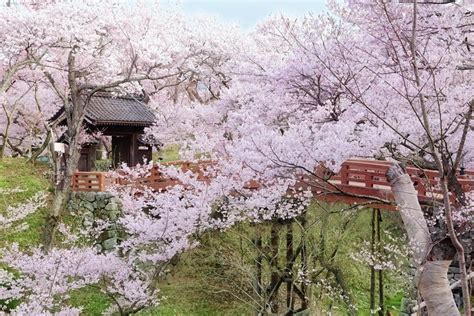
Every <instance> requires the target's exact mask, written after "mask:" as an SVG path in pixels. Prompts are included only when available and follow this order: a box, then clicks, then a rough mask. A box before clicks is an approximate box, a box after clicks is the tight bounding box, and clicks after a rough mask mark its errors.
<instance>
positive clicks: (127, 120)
mask: <svg viewBox="0 0 474 316" xmlns="http://www.w3.org/2000/svg"><path fill="white" fill-rule="evenodd" d="M64 120H65V117H64V107H63V108H61V109H60V110H59V111H58V112H57V113H56V114H55V115H54V116H53V117H52V118H51V119H50V121H51V122H53V121H59V123H60V124H61V123H62V122H64ZM85 120H86V121H87V122H88V123H90V124H92V125H132V126H150V125H152V124H153V122H154V121H155V115H154V114H153V112H152V111H151V110H150V109H149V108H148V107H147V106H146V104H144V103H143V102H141V101H139V100H137V99H135V98H129V97H112V96H110V95H95V96H93V97H92V98H91V100H90V103H89V105H88V107H87V110H86V118H85Z"/></svg>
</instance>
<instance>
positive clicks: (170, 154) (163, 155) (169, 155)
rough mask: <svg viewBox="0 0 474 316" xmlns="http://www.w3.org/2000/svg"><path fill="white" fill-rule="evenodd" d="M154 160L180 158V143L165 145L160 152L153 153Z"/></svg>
mask: <svg viewBox="0 0 474 316" xmlns="http://www.w3.org/2000/svg"><path fill="white" fill-rule="evenodd" d="M153 160H154V161H160V162H171V161H177V160H180V156H179V145H176V144H171V145H167V146H165V147H163V148H162V149H161V150H160V151H159V152H157V153H153Z"/></svg>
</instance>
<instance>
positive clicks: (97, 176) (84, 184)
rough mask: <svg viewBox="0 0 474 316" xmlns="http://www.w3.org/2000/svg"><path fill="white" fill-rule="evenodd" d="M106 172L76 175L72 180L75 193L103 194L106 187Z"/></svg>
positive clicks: (79, 173)
mask: <svg viewBox="0 0 474 316" xmlns="http://www.w3.org/2000/svg"><path fill="white" fill-rule="evenodd" d="M105 175H106V173H105V172H83V171H80V172H79V171H78V172H76V173H74V176H73V178H72V185H71V186H72V190H73V191H86V192H101V191H105V187H106V185H105V184H106V177H105Z"/></svg>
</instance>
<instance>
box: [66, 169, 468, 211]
mask: <svg viewBox="0 0 474 316" xmlns="http://www.w3.org/2000/svg"><path fill="white" fill-rule="evenodd" d="M164 165H173V166H176V167H179V168H181V170H182V171H192V172H193V173H195V174H197V179H198V180H199V181H209V178H207V177H206V176H205V175H204V171H205V170H206V168H207V167H208V166H209V165H212V162H210V161H205V162H201V163H199V164H193V163H189V162H174V163H168V164H164ZM390 165H391V163H390V162H385V161H376V160H348V161H346V162H345V163H344V164H343V165H342V168H341V170H340V171H339V173H338V174H336V175H328V174H327V170H325V169H323V168H320V167H319V168H316V171H315V175H316V176H302V177H301V178H300V179H299V181H298V182H297V184H296V185H295V188H303V189H308V188H310V189H311V190H312V191H313V194H314V195H315V197H316V198H317V199H319V200H324V201H340V202H343V203H349V204H352V203H361V202H367V201H370V200H373V199H379V200H384V201H393V194H392V192H391V189H390V183H389V182H388V180H387V177H386V173H387V170H388V168H389V167H390ZM407 173H408V174H409V175H410V177H411V179H412V181H413V183H414V185H415V188H416V190H417V191H418V199H419V200H420V202H421V203H428V202H430V201H433V200H440V199H441V198H442V192H441V189H440V187H439V176H438V172H437V171H435V170H426V169H419V168H415V167H408V168H407ZM457 178H458V181H459V184H460V186H461V189H462V190H463V191H464V192H469V191H471V190H474V171H466V172H464V174H462V175H461V174H458V175H457ZM106 180H107V179H106V176H105V173H102V172H76V174H75V175H74V179H73V184H72V189H73V191H104V190H105V189H106ZM115 183H116V184H119V185H133V186H137V187H140V186H147V187H151V188H152V189H153V190H155V191H159V192H162V191H165V190H167V188H169V187H172V186H175V185H177V184H179V181H178V180H177V179H172V178H169V177H166V176H165V175H164V174H163V173H162V172H161V171H160V169H159V167H158V166H154V167H153V168H152V169H151V170H150V173H149V175H148V176H147V177H143V178H139V179H134V180H131V179H127V178H125V179H118V180H115ZM260 186H261V184H259V183H258V182H256V181H251V182H250V183H249V184H248V186H247V188H248V189H258V188H259V187H260ZM378 207H381V208H389V209H393V208H394V206H393V205H387V204H386V203H381V204H379V205H378Z"/></svg>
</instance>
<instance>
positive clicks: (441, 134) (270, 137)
mask: <svg viewBox="0 0 474 316" xmlns="http://www.w3.org/2000/svg"><path fill="white" fill-rule="evenodd" d="M331 8H332V10H333V14H332V15H324V16H320V17H312V16H309V17H307V18H306V19H303V20H301V21H298V20H293V19H289V18H281V19H273V20H270V21H268V22H267V23H265V24H262V25H260V26H259V27H258V28H257V31H256V33H255V35H254V38H253V39H254V42H253V44H252V45H249V47H248V49H247V51H246V52H245V54H242V55H241V57H240V58H241V59H240V60H241V61H242V62H241V64H240V67H239V68H238V69H237V70H236V71H235V73H237V75H235V76H234V78H233V81H232V82H231V84H230V89H228V90H225V91H223V93H222V94H221V96H220V99H219V100H218V101H216V102H213V103H211V104H207V105H206V106H194V107H193V108H192V109H190V108H188V109H180V110H179V111H180V113H179V115H175V116H173V115H169V116H168V118H172V119H173V120H174V122H178V124H174V126H173V128H174V129H173V130H172V132H171V133H167V131H166V130H165V131H158V130H157V129H156V128H152V129H150V133H152V134H154V135H156V136H158V137H160V135H163V136H164V138H165V137H168V138H174V139H175V140H181V142H182V151H183V154H186V152H188V153H189V154H188V155H187V157H189V158H193V157H196V156H195V153H196V152H206V153H207V154H208V155H209V156H210V157H211V158H212V159H215V160H216V161H219V164H220V166H219V168H220V172H222V173H223V174H226V175H227V178H228V179H232V180H235V179H239V180H241V181H240V183H239V182H238V181H235V182H234V185H235V187H234V189H236V190H240V189H243V188H245V183H246V182H248V181H251V180H252V179H255V180H257V181H259V182H262V183H265V184H268V185H269V187H270V188H272V189H271V190H273V192H274V193H276V192H278V191H279V193H280V194H283V192H284V190H281V189H280V190H278V189H275V187H276V186H277V185H280V184H281V185H284V186H288V185H292V184H294V183H295V181H296V179H297V176H299V175H300V174H301V173H306V174H308V175H309V176H310V177H312V178H313V180H314V185H318V183H320V182H321V181H322V180H324V178H322V176H321V175H320V174H318V173H317V172H315V171H314V168H315V166H318V165H321V164H322V165H324V166H325V167H326V168H328V169H329V170H332V171H333V172H334V171H337V170H338V169H339V167H340V165H341V164H342V162H344V161H345V160H347V159H348V158H353V157H364V158H376V159H381V158H382V159H392V160H395V161H399V162H403V163H409V164H412V165H414V166H418V167H420V168H431V169H435V170H437V171H438V172H439V179H440V189H442V191H443V194H442V197H443V199H444V200H443V201H442V203H441V204H440V203H439V202H434V205H433V206H432V207H434V208H439V209H442V210H443V211H444V213H445V216H444V219H445V222H446V224H447V232H446V233H445V235H444V236H443V237H442V238H441V240H432V236H430V234H429V232H428V227H427V225H426V220H425V218H424V216H423V212H422V210H421V208H420V205H419V203H418V201H417V199H412V198H410V197H408V196H407V195H404V194H401V193H402V192H412V193H413V194H414V192H415V191H414V188H413V184H412V183H411V181H410V180H409V179H408V178H407V176H406V175H405V176H403V174H402V173H401V172H400V170H398V171H396V169H394V170H393V173H392V174H391V178H392V179H393V181H394V182H393V187H392V189H393V192H394V194H395V197H396V201H397V203H398V205H399V207H400V211H401V214H402V217H403V219H404V222H405V225H406V228H407V231H408V235H409V237H410V240H411V244H412V245H413V246H414V247H415V248H416V249H415V255H414V257H415V259H416V262H417V265H418V268H419V274H418V276H419V278H420V279H419V283H418V282H417V284H418V285H419V290H420V291H421V295H422V296H423V298H424V299H425V301H426V304H427V307H428V311H429V312H430V313H433V314H435V315H436V314H446V313H447V314H457V313H458V311H457V308H456V306H455V304H454V300H453V298H452V295H451V291H450V289H449V284H448V283H447V282H444V281H443V282H442V280H446V272H447V269H448V267H449V265H450V263H451V261H452V259H453V250H455V251H456V252H457V258H458V261H459V265H460V269H461V271H462V280H463V281H462V286H463V293H464V294H463V297H464V310H465V314H466V315H467V314H468V313H470V302H469V297H470V295H469V290H468V286H467V284H468V283H467V279H466V278H467V271H466V263H465V254H464V250H463V245H462V244H461V243H460V238H459V235H460V234H462V233H463V230H464V229H466V227H467V229H468V230H469V226H464V227H461V226H457V227H455V226H454V224H453V221H452V213H453V209H457V208H459V209H466V207H467V208H470V207H472V201H471V200H469V199H467V198H466V197H465V195H464V193H463V192H462V190H461V189H460V186H459V183H458V182H457V180H456V179H457V175H458V174H459V169H460V168H461V167H463V168H470V167H472V166H473V164H474V160H473V151H472V144H471V142H468V141H467V139H468V138H469V135H470V134H472V128H471V123H470V120H471V118H472V110H473V103H472V95H471V94H469V93H468V91H470V90H471V89H470V87H471V86H472V79H473V76H472V57H471V54H470V51H471V49H472V48H471V36H472V33H471V31H470V29H469V27H470V25H471V22H472V12H471V11H470V10H469V6H468V5H457V4H446V5H428V4H426V5H421V4H420V5H418V4H417V3H416V1H415V2H414V3H411V4H395V3H386V2H383V1H377V2H375V3H362V4H358V3H355V4H353V5H352V6H351V7H345V6H339V5H338V4H336V3H332V4H331ZM236 58H239V57H236ZM170 113H172V114H175V113H177V111H170ZM211 113H212V114H213V115H212V116H210V115H209V114H211ZM196 131H199V135H196V134H195V133H197V132H196ZM189 135H194V137H193V138H190V137H189ZM180 137H181V138H180ZM402 178H403V179H404V180H402ZM275 179H285V180H286V181H282V182H280V183H278V182H275ZM326 179H327V178H326ZM402 187H403V190H402ZM410 187H411V188H410ZM246 193H247V194H248V195H250V196H254V197H253V198H251V200H253V201H257V200H258V201H259V203H261V204H260V205H263V204H264V203H265V202H268V201H269V200H267V199H266V198H267V197H268V196H266V197H265V196H263V195H260V192H258V193H255V192H254V193H252V192H246ZM255 195H257V196H259V197H258V198H257V197H255ZM415 196H416V195H415ZM273 198H276V195H275V196H273ZM380 202H384V201H380ZM249 209H252V208H249ZM415 210H416V211H415ZM464 231H465V230H464ZM434 283H436V284H437V285H436V288H437V289H440V292H436V291H434V292H433V289H434V288H435V287H434V286H433V284H434ZM441 289H442V294H441Z"/></svg>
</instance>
